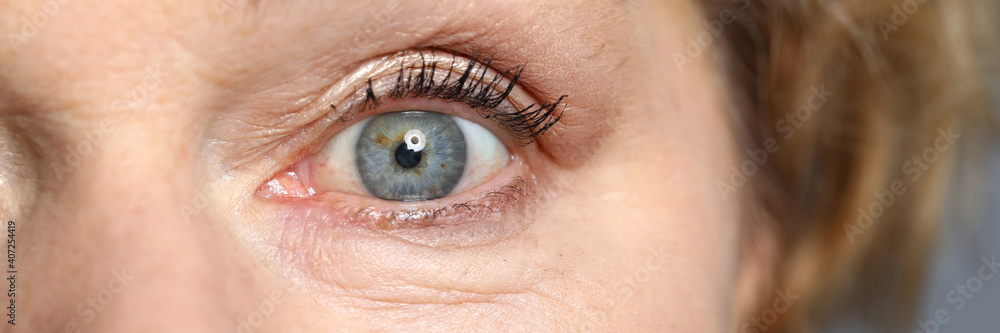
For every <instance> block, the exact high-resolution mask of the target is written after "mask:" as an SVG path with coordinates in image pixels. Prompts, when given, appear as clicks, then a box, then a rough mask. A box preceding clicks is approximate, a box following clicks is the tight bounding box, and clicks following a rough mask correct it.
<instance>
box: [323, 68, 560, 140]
mask: <svg viewBox="0 0 1000 333" xmlns="http://www.w3.org/2000/svg"><path fill="white" fill-rule="evenodd" d="M456 57H457V54H455V53H453V54H452V61H451V66H450V68H448V69H446V70H447V71H448V72H447V74H446V76H445V78H444V79H443V80H435V79H434V78H435V74H436V72H437V69H438V68H439V67H441V66H440V64H439V62H438V61H433V62H430V63H428V62H427V59H426V58H425V57H424V55H423V53H422V52H421V53H420V60H419V66H417V65H411V66H406V64H405V63H402V62H401V63H400V64H399V73H398V74H397V75H398V76H397V78H396V81H395V83H394V85H393V86H392V88H391V90H390V92H389V93H388V98H390V99H405V98H427V99H440V100H445V101H450V102H455V103H461V104H465V105H466V106H468V107H469V108H471V109H474V110H476V112H477V113H478V114H479V116H481V117H483V118H484V119H492V120H493V121H494V122H495V123H497V124H498V125H499V126H500V127H501V128H503V129H504V130H506V131H507V132H508V133H509V134H510V135H511V137H512V138H513V139H514V141H515V142H516V143H518V144H519V145H521V146H524V145H528V144H530V143H532V142H534V141H535V139H536V138H538V137H539V136H541V135H542V134H544V133H545V132H546V131H548V130H549V128H551V127H552V126H553V125H555V124H556V123H557V122H558V121H559V120H560V119H561V118H562V114H563V112H564V111H565V109H566V103H565V102H564V100H565V99H566V98H567V97H568V96H567V95H562V96H560V97H559V98H558V99H556V101H554V102H552V103H547V104H545V103H543V104H540V105H538V104H531V105H528V106H526V107H524V108H519V109H517V110H516V111H514V112H511V110H510V107H501V104H502V103H503V102H504V101H505V100H506V99H507V97H508V96H509V95H510V93H511V91H512V90H513V89H514V87H515V86H516V85H517V82H518V80H519V79H520V77H521V74H522V73H523V72H524V68H525V65H518V66H514V67H513V68H510V69H508V70H507V71H505V72H503V73H502V74H497V73H496V72H491V71H489V70H488V69H490V68H491V67H490V66H491V65H492V64H493V57H492V56H491V57H489V58H485V61H483V59H482V58H476V57H475V56H473V57H471V58H469V59H470V60H469V61H468V65H466V66H465V70H464V71H463V72H462V74H461V75H460V76H458V74H456V73H457V72H456V71H455V64H456V63H459V62H458V61H456V60H455V58H456ZM443 70H445V69H443ZM477 72H482V74H481V75H479V76H478V77H476V74H475V73H477ZM453 74H455V75H456V76H458V78H456V79H452V76H453ZM488 74H492V75H490V76H491V77H489V78H487V77H486V76H487V75H488ZM505 78H509V79H507V82H506V85H505V86H504V87H501V85H503V84H504V81H505V80H504V79H505ZM439 81H440V82H439ZM498 88H502V89H498ZM364 94H365V97H364V100H363V102H362V103H363V104H362V105H361V110H370V109H374V108H376V107H377V106H378V105H380V104H382V101H383V98H385V96H377V95H376V93H375V89H373V87H372V79H370V78H369V79H368V81H367V89H366V90H365V93H364ZM331 107H332V108H334V109H336V106H335V105H331Z"/></svg>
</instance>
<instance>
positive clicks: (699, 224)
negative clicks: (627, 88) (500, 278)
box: [538, 3, 740, 332]
mask: <svg viewBox="0 0 1000 333" xmlns="http://www.w3.org/2000/svg"><path fill="white" fill-rule="evenodd" d="M650 6H654V5H650ZM669 6H670V7H671V8H667V6H666V5H660V6H655V7H652V8H644V9H643V11H642V12H643V13H648V14H644V15H648V16H645V17H647V18H655V17H685V16H684V14H683V13H687V12H690V8H688V7H686V6H685V5H684V4H679V3H673V4H670V5H669ZM694 15H695V14H691V16H690V17H695V16H694ZM640 17H641V16H640ZM650 20H652V19H650ZM656 22H659V21H658V20H653V21H652V22H649V23H650V24H651V25H650V26H646V27H643V28H640V29H639V30H642V31H646V32H647V33H648V34H649V35H646V36H645V38H650V40H651V41H653V42H654V44H653V45H655V47H653V48H652V49H651V50H648V51H650V52H649V53H646V54H641V55H640V57H641V58H642V59H645V60H644V61H646V62H645V63H643V64H642V65H641V66H642V68H644V69H645V70H646V71H645V72H644V73H645V74H643V75H641V76H639V77H640V78H641V79H640V81H641V82H643V83H644V87H643V88H644V89H640V90H639V92H638V93H637V94H636V95H634V96H632V97H633V100H634V101H636V103H634V104H632V105H631V106H629V107H628V108H627V109H626V110H625V111H624V113H625V114H626V116H624V117H623V120H622V122H621V123H620V127H619V128H618V129H617V130H616V131H615V132H614V135H613V136H612V137H610V138H609V139H608V141H607V142H606V144H605V146H604V147H603V149H602V150H601V151H600V152H598V153H597V154H595V155H596V156H599V158H597V159H595V160H594V161H593V162H592V163H590V164H589V165H587V167H585V168H582V169H580V170H578V171H576V172H574V173H571V174H569V175H567V176H565V178H563V179H561V180H560V181H558V183H559V184H560V185H561V186H562V187H560V192H561V193H560V194H559V196H558V197H559V200H558V201H557V203H556V204H555V205H554V208H553V209H552V210H550V212H551V213H550V214H548V215H546V216H542V217H540V219H547V220H552V221H557V222H556V223H551V224H540V225H542V226H549V227H550V228H548V229H544V230H540V231H539V235H538V237H539V238H540V239H548V240H550V241H551V242H552V243H553V244H551V246H552V247H554V248H557V249H558V251H560V252H561V253H564V254H572V255H567V256H564V257H563V259H564V262H563V263H564V264H565V267H566V269H567V271H568V272H569V273H568V274H567V275H570V274H571V275H572V276H575V277H577V278H576V280H578V281H582V282H580V283H579V285H580V286H581V287H583V288H581V290H587V289H585V288H586V287H592V288H593V289H592V290H593V291H586V292H585V293H586V295H584V296H583V297H585V298H587V299H588V302H589V303H590V304H591V305H590V308H591V310H594V311H595V312H596V313H598V314H599V315H598V317H597V318H595V319H594V320H595V321H596V322H597V323H607V322H632V323H636V324H638V325H639V326H640V327H637V328H636V329H637V330H638V331H643V330H649V331H663V330H665V327H664V326H662V325H666V324H665V322H666V323H669V327H670V329H668V330H676V331H691V332H720V331H725V330H727V329H729V327H728V322H727V320H728V318H729V316H730V315H729V311H730V304H731V294H732V289H731V287H730V286H732V285H734V284H735V283H734V280H735V279H734V274H735V270H736V267H737V252H738V251H737V250H738V244H739V241H738V238H737V234H738V232H737V231H738V230H739V228H740V226H739V225H738V223H737V218H736V213H735V212H736V208H737V207H736V206H735V204H734V203H733V202H725V201H723V200H722V198H721V197H720V196H719V195H718V194H717V192H716V191H715V189H714V187H713V184H715V181H716V180H717V179H723V177H724V176H725V168H726V166H728V165H731V163H733V161H732V158H731V157H730V156H731V155H729V154H727V153H726V152H730V151H732V150H733V146H732V137H731V135H730V132H729V130H728V127H727V125H726V124H727V120H726V117H725V116H724V112H725V111H724V108H723V106H722V105H720V104H719V103H717V102H715V101H720V100H723V98H720V97H719V96H721V93H720V90H718V89H716V87H719V86H720V84H719V82H718V81H717V80H718V79H717V78H718V74H717V73H716V72H715V71H714V70H713V69H712V66H710V64H708V63H707V62H705V61H707V60H705V59H709V58H710V57H707V56H706V57H704V58H703V59H701V60H697V61H696V64H694V65H692V66H691V67H689V68H687V70H685V71H683V72H680V71H678V70H677V68H676V67H674V66H673V63H672V62H671V61H670V60H669V59H671V58H670V55H671V54H672V53H673V52H674V51H675V50H683V45H684V44H683V43H684V42H683V41H684V36H685V34H687V33H697V32H698V31H697V30H696V28H692V27H696V26H695V25H694V22H691V21H688V20H686V19H680V20H679V21H678V22H683V23H685V24H680V23H678V24H677V25H676V26H670V27H666V26H664V25H662V24H656ZM642 23H643V21H642V20H641V19H640V20H639V22H637V23H636V24H642ZM667 28H670V30H667ZM681 52H682V51H681ZM567 228H569V230H567ZM550 287H551V288H552V290H553V292H557V289H556V288H558V285H552V286H550ZM567 297H568V296H567ZM605 318H608V319H606V320H607V321H604V320H605ZM596 326H598V327H600V326H601V325H596ZM612 327H613V326H612Z"/></svg>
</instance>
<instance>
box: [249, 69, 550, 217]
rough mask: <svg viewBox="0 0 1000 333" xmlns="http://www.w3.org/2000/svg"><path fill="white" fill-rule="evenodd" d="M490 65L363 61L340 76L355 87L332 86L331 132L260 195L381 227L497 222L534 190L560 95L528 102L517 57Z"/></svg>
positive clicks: (270, 182)
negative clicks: (340, 91)
mask: <svg viewBox="0 0 1000 333" xmlns="http://www.w3.org/2000/svg"><path fill="white" fill-rule="evenodd" d="M493 67H494V66H493V65H492V61H491V60H490V59H489V58H476V57H463V56H460V55H456V54H448V53H445V52H442V51H438V50H429V51H420V52H417V51H413V52H402V53H398V54H394V55H390V56H386V57H384V58H380V59H376V60H375V61H373V62H372V63H369V64H366V65H363V66H361V67H360V68H361V71H360V72H358V73H355V74H353V75H350V76H348V77H347V78H346V79H345V80H347V81H354V82H353V86H352V85H351V83H349V82H345V83H341V85H342V86H343V87H351V88H349V89H348V90H352V91H353V92H352V93H350V94H348V96H347V97H346V98H344V99H343V100H342V102H340V103H338V104H332V105H330V110H331V112H332V113H333V114H335V115H336V118H335V119H333V120H332V121H331V122H330V123H331V124H332V125H331V127H334V128H336V130H334V131H332V132H333V133H331V134H330V135H328V136H324V137H322V139H321V140H319V141H321V142H319V144H316V148H315V149H313V150H312V151H308V152H307V153H306V154H304V155H305V156H304V157H302V158H301V159H299V160H298V161H296V162H295V163H293V164H292V165H290V166H289V167H287V168H285V169H284V170H282V171H280V172H278V173H277V174H275V175H274V176H272V177H271V178H270V179H268V180H267V181H266V182H265V183H264V184H263V185H261V186H260V188H259V189H258V191H257V194H258V196H259V197H262V198H264V199H268V200H279V201H285V202H288V201H297V202H299V204H300V206H299V207H310V208H308V209H307V211H309V214H313V215H312V216H316V215H317V214H316V213H317V212H318V211H321V210H324V209H325V210H327V211H328V212H326V213H324V214H318V215H320V216H325V217H328V218H330V219H336V218H339V221H337V222H338V223H341V224H354V225H363V226H368V227H371V228H376V229H383V230H384V229H401V228H402V229H406V228H416V227H428V226H441V225H461V224H464V223H466V222H471V221H472V220H475V221H479V222H482V221H483V220H494V221H498V220H503V219H504V218H502V217H498V216H497V215H498V214H502V213H504V212H505V211H506V212H510V211H517V209H515V208H516V207H515V206H516V205H519V204H523V200H524V199H526V198H527V197H528V196H530V195H531V193H533V192H534V179H535V175H534V174H533V172H532V168H531V164H532V162H533V161H532V156H534V155H537V154H538V149H537V147H534V144H533V143H534V141H535V140H536V139H537V138H539V137H540V136H541V135H543V134H544V133H545V132H546V131H547V130H548V129H550V128H551V127H552V126H553V125H554V124H556V122H557V121H558V120H559V119H560V117H561V115H562V111H563V110H564V108H565V103H564V102H563V101H564V99H565V96H561V97H558V98H555V99H554V100H553V101H551V102H548V103H540V102H537V101H536V99H535V98H532V96H531V94H529V93H528V92H527V91H526V90H525V89H523V88H522V87H521V86H520V85H519V79H520V77H521V75H522V73H523V70H524V66H514V67H512V68H509V69H506V70H504V71H497V70H495V69H494V68H493ZM331 211H332V212H331ZM489 216H494V218H492V219H491V218H485V219H484V217H489ZM335 217H336V218H335ZM330 222H334V221H330Z"/></svg>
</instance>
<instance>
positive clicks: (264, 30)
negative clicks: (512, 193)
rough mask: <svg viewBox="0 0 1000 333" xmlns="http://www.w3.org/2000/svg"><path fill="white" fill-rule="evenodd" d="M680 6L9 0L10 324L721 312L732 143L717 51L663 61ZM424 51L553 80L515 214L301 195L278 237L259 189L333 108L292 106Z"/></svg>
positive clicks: (2, 32) (521, 325)
mask: <svg viewBox="0 0 1000 333" xmlns="http://www.w3.org/2000/svg"><path fill="white" fill-rule="evenodd" d="M51 4H58V10H51V8H50V9H45V8H48V7H46V6H51ZM693 6H694V5H693V4H692V3H691V1H689V0H667V1H652V0H648V1H647V0H639V1H627V2H622V1H604V0H600V1H568V0H533V1H527V0H515V1H496V0H445V1H443V2H442V1H425V0H414V1H394V0H374V1H364V2H353V1H337V0H334V1H323V2H309V1H301V2H297V1H261V2H259V3H258V2H252V1H230V0H221V1H188V0H178V1H170V2H156V1H139V2H136V1H124V0H101V1H98V0H80V1H41V0H37V1H30V0H26V1H7V2H3V3H2V4H0V36H4V38H3V42H2V43H0V132H2V133H0V134H3V136H2V137H3V138H7V137H11V138H14V139H12V140H21V141H23V142H22V144H21V146H23V147H27V148H26V149H27V150H30V153H28V154H24V156H25V157H23V158H22V159H21V160H17V161H11V162H9V163H23V165H28V166H29V167H30V168H31V169H32V170H38V172H37V179H33V180H30V181H31V182H32V183H31V186H24V187H21V188H18V189H13V190H10V191H8V192H9V193H5V194H4V195H5V199H4V200H8V199H7V198H10V199H9V200H11V202H14V204H12V205H8V206H4V207H14V208H4V209H5V211H2V212H0V213H2V214H0V215H2V216H0V218H3V219H16V220H17V222H18V224H17V225H18V233H17V237H18V238H17V241H18V243H19V244H25V248H26V250H24V251H22V252H19V253H18V257H17V264H18V265H19V267H18V272H19V274H21V275H20V276H19V280H18V285H17V288H18V303H17V320H18V322H17V325H16V326H4V330H5V331H10V332H64V331H70V332H72V331H75V329H74V328H78V329H79V331H80V332H109V333H117V332H237V331H238V332H249V331H253V332H314V331H315V332H331V331H333V332H371V331H375V332H427V331H461V332H465V331H499V332H506V331H516V332H517V331H523V332H581V331H611V332H622V331H625V332H671V331H674V332H730V331H732V329H731V328H732V326H736V324H739V323H732V322H733V321H735V320H736V319H735V318H734V317H733V316H734V315H733V313H732V311H733V306H732V305H733V304H734V303H736V304H742V300H741V299H739V298H737V296H735V295H736V294H737V293H738V291H737V290H734V288H735V287H733V286H737V285H744V282H745V280H744V279H745V275H744V274H739V272H740V258H741V257H740V252H741V251H740V248H739V244H740V243H741V242H740V239H739V238H738V237H737V235H740V234H752V233H750V232H744V231H745V230H743V228H745V226H746V225H749V224H750V223H746V221H742V220H740V218H739V214H737V212H740V211H741V210H740V207H738V206H737V203H736V202H738V201H739V200H729V201H725V200H723V198H722V197H720V196H719V195H718V194H717V192H716V190H715V188H714V184H715V183H716V181H717V180H720V179H723V180H724V179H727V177H728V174H729V169H728V168H729V167H730V166H731V165H734V160H735V158H734V157H733V156H735V154H729V153H728V152H731V151H735V150H736V149H735V148H734V145H735V143H734V142H733V139H732V135H731V133H729V127H728V125H727V124H728V123H729V122H728V118H726V115H727V114H728V111H727V110H726V109H725V108H724V106H723V103H722V101H724V100H725V97H726V96H728V95H727V94H726V93H725V92H722V91H719V90H718V89H720V88H718V87H724V86H725V84H724V83H723V82H720V81H719V80H721V76H720V75H719V74H718V72H717V71H716V69H715V68H714V67H713V66H714V65H713V63H712V61H711V59H713V57H710V56H703V57H700V58H694V59H692V63H690V64H688V65H687V67H685V68H684V70H680V69H679V68H677V67H676V66H675V64H674V63H673V61H672V60H671V59H672V58H671V55H672V54H674V53H675V52H680V53H681V54H683V53H684V47H685V45H686V44H685V43H686V38H695V37H696V36H697V34H698V33H699V32H701V31H702V29H703V27H702V25H701V19H700V18H698V17H695V16H694V14H693V13H695V12H696V10H695V9H694V8H693ZM45 15H49V16H51V17H49V18H48V19H47V20H45V21H44V24H42V21H41V20H35V19H33V18H34V17H36V16H38V17H43V16H45ZM35 22H39V23H35ZM25 24H28V25H29V27H28V28H27V29H26V28H25ZM10 36H15V38H14V39H11V38H10ZM430 47H436V48H440V49H443V50H445V51H447V52H449V53H450V52H452V51H454V52H458V53H460V54H466V55H470V54H472V53H475V52H479V53H482V54H488V55H494V54H495V55H496V56H495V59H494V61H493V63H492V65H491V66H494V67H496V69H497V70H499V71H503V70H506V69H508V68H512V67H514V66H517V65H520V64H527V66H526V69H525V72H524V75H523V80H524V83H525V89H526V90H529V92H530V93H526V94H527V96H529V98H537V99H539V101H538V102H540V103H544V102H550V101H547V100H544V99H545V98H546V97H551V96H562V95H567V96H568V97H567V98H566V103H567V108H566V112H565V115H564V117H563V119H562V120H560V122H559V123H558V124H556V126H555V127H553V128H552V129H551V130H550V131H549V132H548V133H546V134H545V136H544V137H543V138H540V139H539V142H537V143H535V144H533V145H531V146H528V147H524V148H518V149H522V150H523V151H522V152H523V156H521V157H522V159H521V160H518V161H519V162H518V163H520V164H518V165H520V166H521V167H523V169H524V170H528V172H525V173H524V174H519V175H518V176H521V177H523V178H525V179H527V180H529V181H535V182H537V183H538V184H539V185H538V187H537V188H538V192H536V193H533V195H532V196H531V197H530V198H527V199H525V201H523V202H522V203H524V204H525V206H526V207H528V208H525V209H524V211H523V212H522V211H512V212H508V213H511V215H509V216H507V217H508V218H509V219H510V220H509V221H514V222H518V223H523V224H518V226H520V228H513V229H511V230H499V229H498V228H496V227H495V226H499V225H501V224H483V223H488V222H490V221H489V220H488V219H476V218H472V219H471V220H474V221H470V222H481V223H480V224H474V223H473V224H469V227H468V228H466V229H461V228H456V229H449V230H450V231H449V232H448V233H441V234H435V233H434V231H433V230H430V231H427V230H422V231H421V230H408V229H407V228H405V227H398V226H397V228H396V229H398V230H396V231H399V233H397V234H393V235H387V234H385V233H380V232H370V233H364V232H360V231H357V232H356V230H355V229H362V228H363V227H360V226H357V225H355V226H352V227H351V228H340V229H336V228H333V227H331V225H335V224H336V223H333V222H336V221H328V220H323V218H325V217H327V216H330V215H331V214H332V213H329V212H328V211H323V210H322V209H316V210H315V211H312V213H313V214H312V215H310V218H314V220H308V221H298V222H302V224H304V225H306V226H307V227H308V228H304V229H309V230H325V233H317V234H302V235H298V234H292V233H291V232H290V231H289V230H291V229H289V228H288V224H290V222H289V221H286V220H284V216H282V215H279V214H278V213H275V212H277V211H280V210H279V208H283V207H286V206H287V205H288V203H287V202H283V201H281V200H271V201H268V200H263V199H261V198H257V197H254V196H253V193H255V190H256V189H257V188H258V187H260V186H261V184H263V183H264V182H265V181H266V180H268V179H269V178H270V177H272V176H273V175H275V174H277V173H278V172H280V171H281V170H284V169H285V168H286V167H288V166H289V165H292V164H294V163H295V162H296V161H297V160H300V159H301V158H303V156H301V155H300V152H304V151H309V148H310V146H309V144H312V143H313V142H312V141H313V139H314V138H318V137H322V135H316V136H315V137H303V136H300V135H301V134H302V133H304V131H303V130H302V129H303V128H307V127H309V126H320V127H322V126H327V125H329V126H333V127H331V128H334V129H335V130H336V129H337V128H338V127H336V126H342V125H343V124H346V123H349V122H346V121H345V122H344V123H341V122H334V121H329V120H328V119H327V118H324V117H322V116H317V117H313V118H308V119H303V118H300V116H301V115H303V114H306V113H304V112H303V110H306V108H308V107H317V108H318V109H319V108H321V109H323V110H330V109H331V108H330V107H329V105H331V104H335V103H337V101H319V100H318V99H319V98H321V97H322V92H324V91H326V89H327V88H329V87H335V86H336V85H337V84H338V83H340V82H341V81H342V80H344V79H345V76H346V75H348V74H349V73H351V72H352V71H354V70H356V69H357V65H358V64H361V63H364V62H365V61H367V60H370V59H373V58H377V57H381V56H385V55H391V54H394V53H395V52H397V51H400V50H403V49H421V48H430ZM706 53H707V52H706ZM359 86H361V87H363V85H359ZM345 89H352V87H347V88H345ZM362 89H363V88H362ZM362 92H363V90H362ZM333 95H336V94H333ZM333 95H331V96H333ZM337 96H339V95H337ZM362 96H363V95H362ZM313 101H317V102H316V103H317V105H318V106H315V105H311V104H309V103H310V102H313ZM327 102H329V103H327ZM307 104H309V105H307ZM338 106H339V105H338ZM445 111H447V110H442V112H445ZM325 112H326V111H325ZM371 114H372V113H368V114H355V115H352V117H355V120H360V119H361V118H368V117H370V116H371ZM470 114H473V115H474V112H471V113H470ZM480 120H482V119H480ZM325 121H328V122H325ZM239 126H244V127H239ZM255 126H256V127H255ZM283 126H284V127H283ZM245 128H252V130H238V129H245ZM316 132H317V133H318V132H323V133H329V131H322V130H317V131H316ZM7 134H11V135H7ZM398 135H399V136H400V137H398V138H397V137H394V136H382V137H377V138H375V139H373V143H372V146H373V147H378V146H385V145H386V143H387V142H386V141H388V145H390V146H392V145H394V144H398V143H400V142H401V141H400V140H402V137H401V136H402V133H399V134H398ZM275 137H281V138H284V139H285V140H282V141H280V144H279V143H274V142H278V141H268V140H277V139H274V138H275ZM652 138H655V139H652ZM21 141H19V142H21ZM428 141H429V143H430V145H429V146H428V147H429V148H428V149H429V151H428V154H431V153H432V151H431V150H434V149H439V148H440V147H436V146H433V145H434V144H435V143H434V142H433V137H431V136H428ZM272 143H273V144H272ZM392 147H393V148H394V147H395V146H392ZM386 154H388V153H386ZM387 156H388V155H387ZM0 158H9V155H5V154H0ZM3 162H4V163H8V161H7V160H4V161H3ZM425 162H426V161H425ZM425 162H422V163H423V164H425V166H424V167H426V164H427V163H425ZM455 163H457V162H451V161H447V162H437V163H431V164H429V165H430V166H431V167H426V170H423V169H420V168H421V167H418V168H414V169H420V170H423V171H420V170H414V172H416V171H420V176H422V177H425V178H426V177H431V174H438V172H439V171H441V170H450V169H451V168H454V167H457V165H456V164H455ZM438 165H440V166H441V170H435V169H437V168H436V167H435V166H438ZM518 170H520V169H518ZM432 171H433V172H432ZM303 176H305V175H303ZM507 176H508V177H509V176H510V175H507ZM4 177H7V175H4ZM428 190H433V191H439V192H447V191H448V190H447V189H445V188H444V187H443V186H441V184H436V183H435V184H432V185H431V186H430V187H429V188H428ZM357 197H361V195H350V196H348V195H344V196H341V197H339V198H340V199H342V200H340V201H339V202H334V203H329V204H328V205H329V206H335V205H338V204H350V203H351V202H356V201H358V200H360V199H357ZM366 199H368V198H366ZM352 200H354V201H352ZM384 201H386V200H377V199H371V200H367V201H364V204H365V205H369V206H374V205H382V204H385V203H384ZM437 201H439V202H444V201H447V199H446V198H440V199H437ZM397 204H398V205H402V204H405V205H434V204H435V203H415V202H405V203H397ZM319 206H323V205H319ZM359 208H363V207H359ZM460 208H461V207H460ZM351 212H357V210H352V211H351ZM384 221H386V220H384V219H382V220H377V221H376V222H374V223H382V222H384ZM509 221H508V222H509ZM385 223H388V222H385ZM491 226H494V227H492V228H491ZM383 227H384V229H386V230H388V229H389V226H383ZM341 229H344V230H341ZM408 232H409V233H408ZM508 232H509V233H510V234H509V235H508V234H504V233H508ZM498 234H503V235H504V236H503V237H501V238H500V240H498V241H497V242H493V243H488V244H479V245H476V246H465V245H462V244H461V242H457V243H456V244H458V245H448V246H438V245H435V244H430V245H423V244H420V243H419V241H426V242H427V243H433V241H435V240H440V239H444V238H446V237H452V238H455V239H459V240H461V239H463V238H467V239H472V240H474V239H479V238H482V237H491V236H492V235H498ZM414 235H416V236H414ZM406 237H411V238H406ZM418 238H419V239H418ZM274 239H280V240H283V242H280V243H270V241H271V240H274ZM19 248H20V247H19ZM289 248H296V249H297V250H296V251H291V250H288V249H289ZM321 273H328V274H321ZM317 276H319V277H317ZM119 280H123V281H119ZM116 281H117V282H116ZM109 282H110V283H109ZM121 282H125V283H127V285H125V286H123V287H120V286H121V285H122V284H123V283H121ZM81 305H82V307H81ZM98 309H99V310H98ZM736 310H737V311H741V310H742V309H736Z"/></svg>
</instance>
